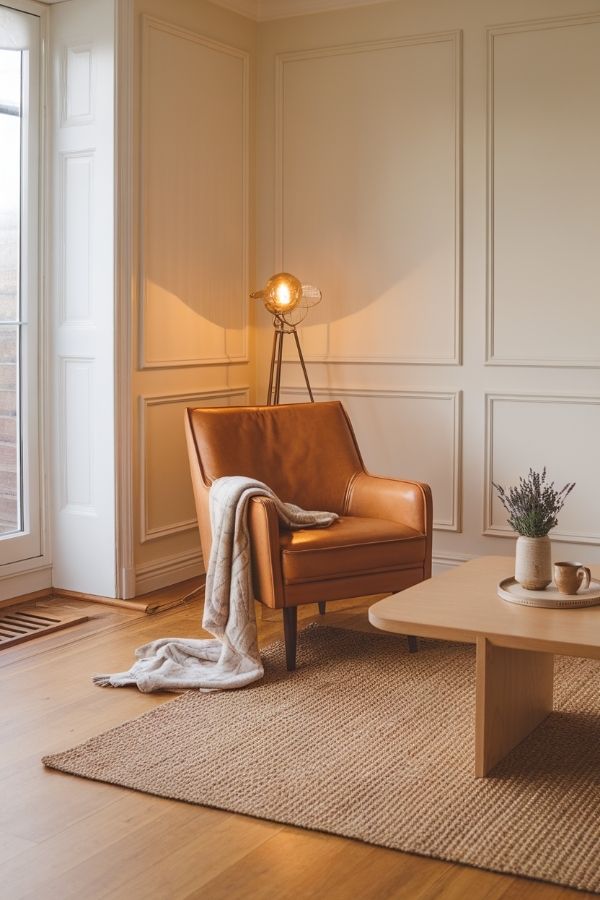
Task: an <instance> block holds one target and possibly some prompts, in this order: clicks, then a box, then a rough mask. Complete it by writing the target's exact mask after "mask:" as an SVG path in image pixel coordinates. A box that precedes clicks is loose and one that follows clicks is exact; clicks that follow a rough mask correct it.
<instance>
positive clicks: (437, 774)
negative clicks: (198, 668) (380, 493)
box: [44, 625, 600, 893]
mask: <svg viewBox="0 0 600 900" xmlns="http://www.w3.org/2000/svg"><path fill="white" fill-rule="evenodd" d="M262 655H263V659H264V662H265V669H266V675H265V679H264V680H263V681H262V682H260V683H258V684H255V685H251V686H249V687H247V688H244V689H243V690H240V691H225V692H222V693H212V694H206V693H199V692H195V691H190V692H189V693H187V694H184V695H183V696H181V697H180V698H178V699H176V700H174V701H172V702H170V703H165V704H163V705H162V706H159V707H157V708H156V709H154V710H152V711H151V712H149V713H146V714H145V715H143V716H140V717H139V718H137V719H134V720H132V721H129V722H125V723H124V724H123V725H120V726H119V727H117V728H113V729H111V730H110V731H107V732H105V733H104V734H101V735H99V736H98V737H94V738H92V739H91V740H88V741H86V742H85V743H83V744H81V745H80V746H78V747H75V748H73V749H71V750H67V751H65V752H64V753H59V754H55V755H53V756H49V757H46V758H45V759H44V763H45V765H46V766H49V767H51V768H54V769H59V770H61V771H63V772H69V773H71V774H73V775H80V776H83V777H84V778H92V779H96V780H98V781H104V782H109V783H111V784H116V785H122V786H124V787H128V788H134V789H136V790H139V791H145V792H147V793H150V794H157V795H159V796H161V797H170V798H173V799H177V800H185V801H187V802H189V803H198V804H202V805H206V806H214V807H218V808H220V809H225V810H231V811H233V812H237V813H244V814H246V815H250V816H257V817H260V818H263V819H271V820H274V821H277V822H284V823H288V824H292V825H298V826H302V827H305V828H313V829H319V830H321V831H327V832H332V833H334V834H338V835H343V836H345V837H349V838H357V839H359V840H362V841H367V842H369V843H372V844H378V845H381V846H384V847H391V848H395V849H397V850H404V851H407V852H410V853H418V854H423V855H426V856H433V857H439V858H440V859H445V860H450V861H455V862H460V863H466V864H468V865H472V866H477V867H480V868H485V869H491V870H495V871H498V872H506V873H512V874H516V875H525V876H529V877H532V878H538V879H542V880H545V881H550V882H554V883H557V884H562V885H567V886H570V887H575V888H579V889H581V890H587V891H593V892H597V893H600V662H598V661H594V660H584V659H569V658H564V657H557V658H556V674H555V711H554V712H553V713H552V715H551V716H549V718H548V719H546V721H545V722H544V723H542V725H540V726H539V727H538V728H537V729H536V730H535V731H534V732H533V733H532V734H531V735H530V736H529V738H527V740H526V741H524V742H523V743H522V744H521V745H519V746H518V747H517V748H515V749H514V750H513V751H512V753H510V754H509V756H508V757H506V759H505V760H504V761H503V762H502V763H500V765H498V766H497V767H496V769H495V770H494V771H493V773H492V776H491V777H488V778H485V779H476V778H475V777H474V775H473V765H474V734H473V728H474V702H475V699H474V698H475V691H474V684H475V656H474V648H473V647H471V646H467V645H462V644H449V643H446V642H441V641H421V643H420V651H419V653H417V654H410V653H408V651H407V649H406V642H405V639H404V638H401V637H395V636H393V635H384V634H381V635H380V634H373V633H369V632H361V631H354V630H352V631H351V630H347V629H339V628H331V627H327V626H320V625H312V626H309V627H308V628H307V629H305V630H304V631H302V632H301V633H300V635H299V648H298V661H299V668H298V670H297V671H296V672H295V673H287V672H286V671H285V661H284V647H283V643H282V642H278V643H276V644H273V645H271V646H270V647H267V648H264V649H263V651H262Z"/></svg>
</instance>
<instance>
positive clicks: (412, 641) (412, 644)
mask: <svg viewBox="0 0 600 900" xmlns="http://www.w3.org/2000/svg"><path fill="white" fill-rule="evenodd" d="M407 637H408V649H409V650H410V652H411V653H416V652H417V650H418V649H419V638H416V637H415V636H414V634H409V635H407Z"/></svg>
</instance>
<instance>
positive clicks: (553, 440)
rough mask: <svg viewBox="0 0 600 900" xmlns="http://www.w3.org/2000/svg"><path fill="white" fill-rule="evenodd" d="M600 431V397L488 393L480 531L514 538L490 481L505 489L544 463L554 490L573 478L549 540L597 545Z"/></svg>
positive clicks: (540, 467) (599, 540) (541, 466)
mask: <svg viewBox="0 0 600 900" xmlns="http://www.w3.org/2000/svg"><path fill="white" fill-rule="evenodd" d="M599 433H600V396H587V395H585V396H583V395H574V396H568V395H560V394H557V395H551V394H512V393H507V394H502V393H497V394H496V393H494V394H487V395H486V448H485V485H484V492H483V494H484V511H483V515H484V531H483V533H484V534H488V535H495V536H498V537H513V538H514V536H515V535H514V532H513V531H512V530H511V529H510V527H509V525H508V524H507V523H506V513H505V511H504V508H503V507H502V505H501V504H500V501H499V500H498V499H497V497H496V492H495V491H494V488H493V487H492V481H495V482H496V483H497V484H498V483H499V484H502V485H503V486H504V487H506V486H507V485H512V484H516V483H517V481H518V479H519V476H521V475H523V476H526V475H527V472H528V471H529V468H530V467H531V468H533V469H536V470H541V469H542V468H543V467H544V466H546V467H547V469H548V476H549V478H550V480H551V481H554V482H555V484H556V486H557V488H561V487H562V486H563V484H565V483H566V482H567V481H575V482H576V487H575V490H574V491H573V493H572V494H571V495H570V496H569V498H568V500H567V502H566V504H565V507H564V509H563V510H562V512H561V513H560V514H559V516H558V528H557V529H556V530H554V531H552V532H551V538H552V540H553V541H566V542H570V543H576V544H598V543H600V530H599V529H598V521H599V519H598V510H599V509H600V481H599V479H598V434H599Z"/></svg>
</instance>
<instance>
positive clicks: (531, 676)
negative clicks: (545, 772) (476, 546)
mask: <svg viewBox="0 0 600 900" xmlns="http://www.w3.org/2000/svg"><path fill="white" fill-rule="evenodd" d="M513 574H514V559H512V558H506V557H503V556H484V557H480V558H479V559H475V560H472V561H471V562H468V563H465V564H464V565H462V566H459V567H458V568H456V569H452V570H451V571H449V572H445V573H444V574H442V575H436V576H435V577H433V578H431V579H430V580H429V581H423V582H421V584H417V585H415V586H414V587H411V588H407V589H406V590H404V591H401V592H400V593H399V594H394V595H393V596H391V597H386V598H385V600H380V601H379V602H378V603H375V604H374V605H373V606H372V607H371V608H370V609H369V621H370V622H371V624H372V625H374V626H375V627H376V628H381V629H382V630H383V631H394V632H399V633H400V634H412V635H419V636H421V637H430V638H443V639H445V640H451V641H464V642H466V643H469V644H472V643H474V644H476V647H477V663H476V672H477V674H476V701H475V703H476V711H475V775H476V776H477V777H478V778H481V777H483V776H485V775H487V774H488V773H489V772H490V770H491V769H492V768H493V767H494V766H495V765H496V763H498V762H499V761H500V760H501V759H503V757H504V756H506V754H507V753H508V752H509V750H512V748H513V747H515V746H516V745H517V744H518V743H520V741H522V740H523V739H524V738H525V737H527V735H528V734H529V733H530V732H531V731H533V729H534V728H535V727H536V726H537V725H539V723H540V722H542V721H543V720H544V719H545V718H546V716H547V715H548V714H549V713H550V712H551V711H552V694H553V679H554V654H555V653H559V654H562V655H564V656H584V657H591V658H592V659H600V606H595V607H587V608H584V609H538V608H534V607H528V606H517V605H515V604H513V603H507V602H506V601H505V600H502V599H501V598H500V597H499V596H498V595H497V594H496V586H497V584H498V582H499V581H500V580H501V579H502V578H506V577H508V576H510V575H513ZM599 575H600V567H599V566H595V567H594V566H592V577H594V578H598V576H599Z"/></svg>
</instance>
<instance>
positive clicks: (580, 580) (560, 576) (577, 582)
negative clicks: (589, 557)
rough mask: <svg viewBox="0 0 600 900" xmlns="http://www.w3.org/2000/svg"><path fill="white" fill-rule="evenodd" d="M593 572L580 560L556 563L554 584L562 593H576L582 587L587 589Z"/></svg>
mask: <svg viewBox="0 0 600 900" xmlns="http://www.w3.org/2000/svg"><path fill="white" fill-rule="evenodd" d="M591 577H592V574H591V572H590V570H589V569H588V568H587V566H582V565H581V563H578V562H557V563H554V584H555V585H556V587H557V588H558V590H559V591H560V593H561V594H576V593H577V591H578V590H579V588H580V587H583V589H584V590H587V589H588V588H589V586H590V579H591Z"/></svg>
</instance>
